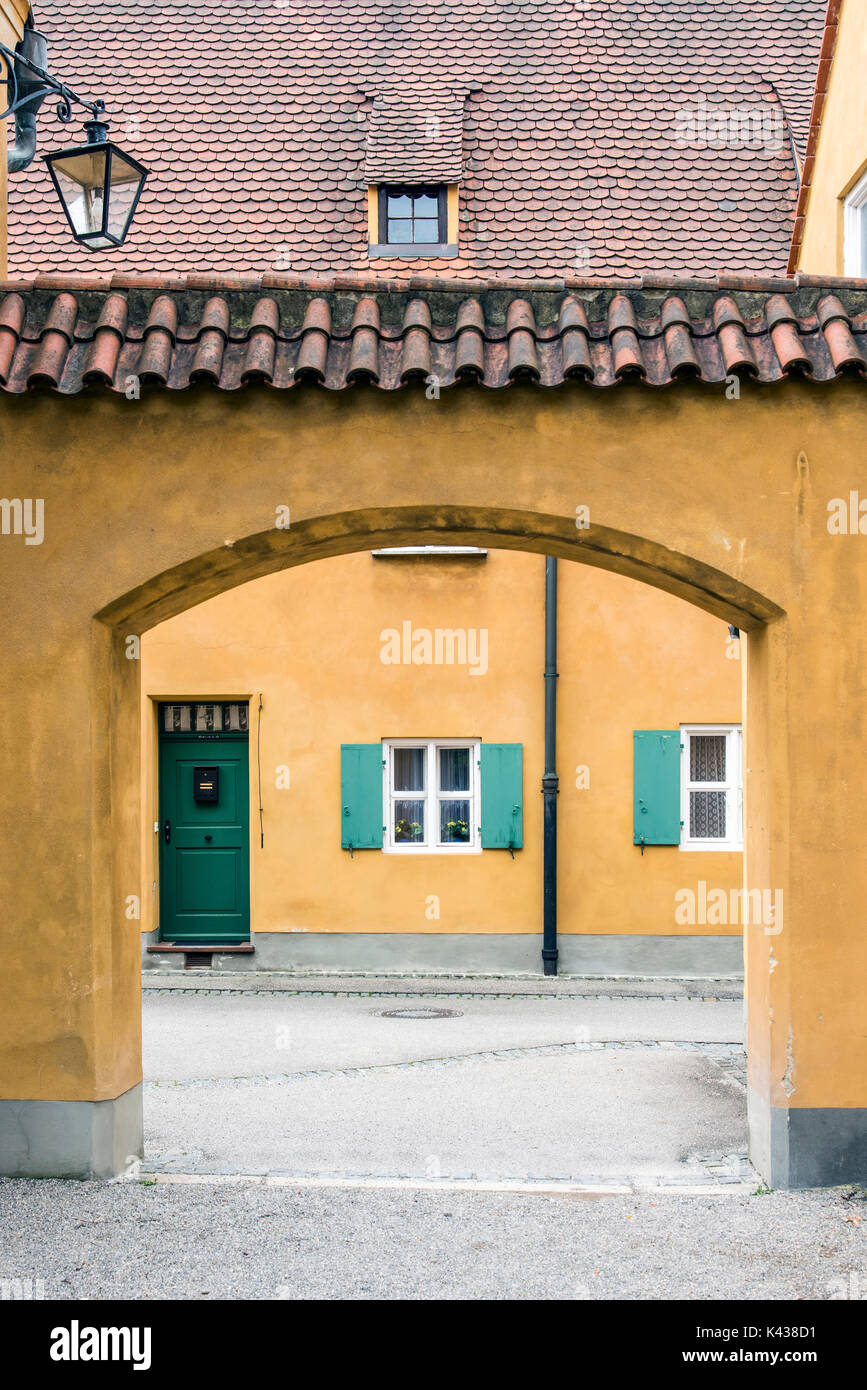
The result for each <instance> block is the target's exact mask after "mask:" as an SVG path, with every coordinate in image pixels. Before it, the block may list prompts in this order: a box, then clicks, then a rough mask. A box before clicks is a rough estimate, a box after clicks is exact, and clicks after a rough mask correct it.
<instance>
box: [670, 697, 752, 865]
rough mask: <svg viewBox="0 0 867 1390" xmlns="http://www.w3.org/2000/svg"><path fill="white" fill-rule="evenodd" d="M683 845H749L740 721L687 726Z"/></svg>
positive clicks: (683, 764) (684, 730)
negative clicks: (745, 814) (745, 832)
mask: <svg viewBox="0 0 867 1390" xmlns="http://www.w3.org/2000/svg"><path fill="white" fill-rule="evenodd" d="M680 732H681V755H680V764H681V782H680V787H681V791H680V819H681V831H680V847H681V849H726V850H739V849H743V843H744V836H743V800H744V798H743V779H742V775H741V730H740V727H739V726H738V725H732V724H728V725H723V724H701V725H699V724H694V725H690V726H688V727H682V728H681V731H680Z"/></svg>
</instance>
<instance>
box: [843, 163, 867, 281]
mask: <svg viewBox="0 0 867 1390" xmlns="http://www.w3.org/2000/svg"><path fill="white" fill-rule="evenodd" d="M843 274H844V275H853V276H857V277H859V278H861V277H864V276H867V174H865V175H864V177H863V178H862V179H859V181H858V183H856V185H855V187H854V188H853V189H852V192H851V193H850V194H849V195H848V197H847V198H846V202H845V204H844V206H843Z"/></svg>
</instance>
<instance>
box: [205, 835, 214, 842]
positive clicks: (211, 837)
mask: <svg viewBox="0 0 867 1390" xmlns="http://www.w3.org/2000/svg"><path fill="white" fill-rule="evenodd" d="M213 838H214V837H213V835H206V836H205V840H206V842H207V843H208V844H210V843H211V841H212V840H213Z"/></svg>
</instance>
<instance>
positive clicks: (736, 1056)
mask: <svg viewBox="0 0 867 1390" xmlns="http://www.w3.org/2000/svg"><path fill="white" fill-rule="evenodd" d="M603 1049H621V1050H627V1051H662V1052H664V1051H680V1052H698V1053H701V1054H702V1056H705V1057H708V1058H710V1059H711V1060H712V1061H713V1062H715V1063H716V1064H717V1065H718V1066H720V1067H722V1068H723V1070H724V1071H725V1073H726V1075H727V1076H728V1077H729V1078H730V1079H732V1080H734V1081H737V1082H738V1083H739V1084H741V1085H743V1086H746V1057H745V1055H744V1051H743V1048H742V1047H740V1046H739V1044H737V1043H706V1042H657V1041H647V1040H641V1041H624V1042H613V1041H608V1042H568V1043H544V1044H542V1045H540V1046H538V1047H502V1048H497V1049H496V1050H494V1051H490V1052H468V1053H461V1054H459V1055H458V1056H454V1057H420V1058H418V1059H417V1060H413V1061H411V1062H374V1063H371V1064H370V1065H366V1066H355V1067H315V1068H311V1069H310V1070H309V1071H296V1072H264V1073H262V1074H259V1075H255V1076H214V1077H189V1078H181V1079H177V1080H170V1081H159V1080H156V1081H146V1082H145V1083H144V1084H145V1087H146V1088H148V1089H160V1088H162V1089H164V1090H166V1089H168V1090H174V1089H175V1088H176V1087H192V1088H196V1089H207V1090H210V1089H214V1088H226V1087H233V1086H239V1085H244V1086H271V1085H275V1084H280V1083H282V1082H285V1081H308V1080H311V1079H315V1078H318V1077H333V1076H367V1075H370V1074H372V1073H384V1074H386V1075H390V1074H392V1073H394V1072H399V1071H420V1070H424V1069H428V1068H437V1067H440V1068H441V1067H452V1066H462V1065H464V1064H465V1063H467V1062H499V1061H512V1060H514V1059H521V1058H525V1057H561V1056H563V1055H564V1054H568V1053H570V1052H571V1053H575V1052H597V1051H601V1050H603Z"/></svg>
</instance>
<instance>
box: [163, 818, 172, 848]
mask: <svg viewBox="0 0 867 1390" xmlns="http://www.w3.org/2000/svg"><path fill="white" fill-rule="evenodd" d="M163 839H164V840H165V842H166V844H167V845H170V844H171V842H172V823H171V821H170V820H167V821H166V822H165V823H164V825H163Z"/></svg>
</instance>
